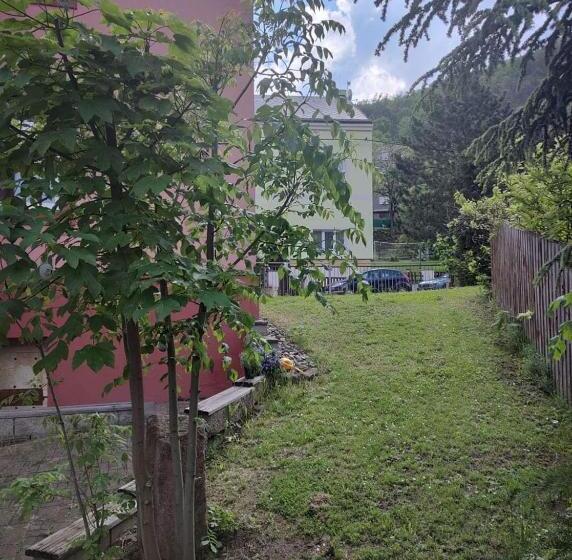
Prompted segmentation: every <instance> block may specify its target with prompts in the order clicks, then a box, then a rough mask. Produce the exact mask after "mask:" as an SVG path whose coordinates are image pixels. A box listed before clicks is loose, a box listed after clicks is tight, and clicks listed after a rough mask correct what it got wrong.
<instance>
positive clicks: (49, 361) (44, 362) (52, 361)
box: [33, 340, 69, 374]
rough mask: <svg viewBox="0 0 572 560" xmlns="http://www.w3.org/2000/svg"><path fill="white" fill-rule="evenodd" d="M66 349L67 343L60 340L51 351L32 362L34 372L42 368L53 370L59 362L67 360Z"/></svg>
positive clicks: (38, 371) (48, 370)
mask: <svg viewBox="0 0 572 560" xmlns="http://www.w3.org/2000/svg"><path fill="white" fill-rule="evenodd" d="M68 351H69V349H68V345H67V344H66V343H65V342H64V341H63V340H60V341H59V342H58V343H57V345H56V347H55V348H54V349H53V350H52V351H51V352H49V353H48V354H46V355H45V356H44V357H43V358H42V359H41V360H38V361H37V362H35V363H34V367H33V370H34V373H35V374H38V373H40V372H41V371H44V370H45V371H47V372H49V373H51V372H52V371H55V369H56V368H57V367H58V365H59V364H60V362H62V361H64V360H67V357H68Z"/></svg>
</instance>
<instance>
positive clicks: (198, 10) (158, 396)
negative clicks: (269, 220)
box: [0, 0, 258, 405]
mask: <svg viewBox="0 0 572 560" xmlns="http://www.w3.org/2000/svg"><path fill="white" fill-rule="evenodd" d="M116 2H117V3H118V4H119V5H120V6H122V7H123V8H127V9H128V8H138V9H141V8H151V9H156V10H163V11H169V12H172V13H175V14H177V15H178V16H180V17H181V18H182V19H184V20H186V21H196V20H198V21H202V22H204V23H207V24H209V25H211V26H213V27H215V26H216V25H217V23H218V22H219V21H220V19H221V18H222V17H223V16H225V15H226V14H228V13H229V12H234V13H236V14H237V16H240V17H243V18H245V19H250V18H251V9H250V5H249V3H248V2H245V1H244V0H212V1H210V2H207V1H206V0H116ZM84 17H85V20H86V23H88V24H90V25H93V26H98V25H99V21H100V18H99V15H98V14H97V13H94V12H92V13H89V14H87V15H86V16H84ZM246 80H247V78H246V77H239V78H238V80H237V84H236V86H235V87H234V88H233V89H232V90H229V92H228V95H229V96H230V97H231V98H232V97H234V96H235V95H236V93H237V92H238V91H241V90H242V88H243V87H244V85H245V84H246ZM235 111H236V115H237V118H238V119H240V120H245V119H246V120H250V119H251V118H252V117H253V113H254V89H253V86H252V85H251V86H250V88H249V90H248V91H247V92H246V94H245V95H243V97H242V98H241V100H240V102H239V103H238V105H237V107H236V109H235ZM245 306H246V308H247V309H248V310H249V311H250V312H251V313H252V314H253V315H257V312H258V309H257V307H256V305H254V304H252V303H246V304H245ZM194 312H195V309H193V308H189V309H187V310H185V311H184V312H183V313H182V315H183V316H192V315H193V313H194ZM18 336H19V333H18V330H17V329H15V328H13V329H12V330H11V331H10V333H9V337H10V338H11V340H12V341H13V342H14V344H13V345H11V346H8V347H2V348H0V372H2V375H1V376H0V399H2V398H3V397H6V396H8V395H13V394H17V393H18V392H20V391H22V390H26V391H29V388H30V387H31V386H32V383H33V379H34V376H33V374H32V365H33V362H34V361H35V360H37V359H38V355H37V350H36V349H35V348H34V347H31V346H24V345H19V344H18V342H17V339H18ZM85 342H86V340H80V341H77V342H76V344H75V345H73V346H72V348H71V349H70V354H71V355H72V356H73V352H74V351H75V350H76V349H78V348H81V347H82V346H83V345H84V344H85ZM226 342H227V343H228V344H229V346H230V349H231V356H232V359H233V366H234V367H235V368H237V369H240V367H241V366H240V358H239V357H240V352H241V349H242V343H241V341H240V340H239V338H238V337H237V336H236V335H235V334H234V333H233V332H231V331H229V332H227V339H226ZM210 348H211V352H212V356H213V359H214V360H215V368H214V371H213V372H210V373H209V372H205V373H203V374H202V375H201V383H200V395H201V397H203V398H204V397H209V396H211V395H213V394H216V393H218V392H220V391H222V390H223V389H226V388H227V387H229V386H230V385H231V382H230V381H229V380H228V379H227V376H226V374H225V373H224V371H223V369H222V364H221V358H220V356H219V355H218V352H217V350H216V348H217V345H216V344H215V342H214V341H213V342H212V344H210ZM161 357H162V354H161V353H159V352H156V353H155V354H154V355H152V356H151V363H150V366H149V368H148V370H147V373H146V380H145V396H146V400H147V401H148V402H156V403H162V402H166V401H167V391H166V387H165V381H164V380H163V381H161V377H162V376H163V375H164V374H165V370H166V366H165V365H159V364H158V361H159V359H160V358H161ZM124 365H125V357H124V354H123V349H122V348H119V349H118V351H117V354H116V360H115V367H114V368H104V369H103V370H101V371H100V372H99V373H97V374H96V373H94V372H92V371H91V370H90V369H89V368H88V367H86V366H85V365H84V366H82V367H80V368H78V369H76V370H72V367H71V359H70V360H69V361H68V362H65V363H63V364H61V365H60V367H59V370H58V372H57V376H56V377H57V379H58V381H59V383H58V384H57V386H56V394H57V397H58V401H59V403H60V404H61V405H88V404H100V403H117V402H126V401H129V388H128V386H127V384H124V385H122V386H120V387H117V388H115V389H113V390H112V391H111V392H109V393H107V394H105V395H103V394H102V393H103V388H104V387H105V385H107V384H108V383H109V382H111V381H112V380H113V379H115V378H116V377H118V376H119V375H120V374H121V372H122V371H123V367H124ZM189 379H190V376H189V375H187V374H185V373H181V376H180V382H181V396H182V397H185V396H186V395H187V394H188V389H189ZM37 402H38V404H40V403H42V404H44V405H52V404H53V403H52V402H51V399H49V398H48V397H47V392H46V390H45V389H44V390H43V394H42V391H41V390H38V394H37Z"/></svg>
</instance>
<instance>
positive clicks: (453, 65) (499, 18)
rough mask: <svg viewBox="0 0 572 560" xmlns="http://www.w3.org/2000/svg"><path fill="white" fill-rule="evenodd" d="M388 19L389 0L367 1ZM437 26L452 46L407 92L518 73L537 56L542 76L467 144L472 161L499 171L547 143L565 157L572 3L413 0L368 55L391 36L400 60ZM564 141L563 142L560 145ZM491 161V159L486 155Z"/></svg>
mask: <svg viewBox="0 0 572 560" xmlns="http://www.w3.org/2000/svg"><path fill="white" fill-rule="evenodd" d="M374 3H375V5H376V6H377V7H379V8H381V12H382V16H381V17H382V20H384V21H385V20H386V19H387V17H388V13H389V12H388V7H389V0H374ZM435 21H437V22H443V23H445V24H446V25H447V26H448V33H449V34H450V35H451V34H453V33H458V35H459V37H460V43H459V45H458V46H457V47H455V48H454V49H452V50H451V52H449V53H448V54H446V55H445V56H444V57H443V58H442V59H441V60H440V62H439V63H438V64H437V66H436V67H435V68H433V69H432V70H430V71H428V72H426V73H425V74H424V75H422V76H421V77H420V78H419V79H418V80H417V82H416V83H415V84H413V87H415V86H416V85H418V84H423V85H426V84H428V83H429V82H432V81H433V83H435V81H436V82H437V83H445V82H447V81H448V80H450V79H452V78H454V77H456V76H459V74H460V73H466V72H474V73H477V74H479V75H483V74H487V73H488V74H493V73H494V72H495V71H496V70H497V69H498V68H500V67H502V66H504V65H506V64H507V63H509V62H510V63H512V64H515V65H517V66H518V67H519V68H520V71H521V75H522V76H525V75H526V74H527V73H528V72H529V70H530V68H531V66H530V64H531V62H533V61H538V59H541V58H542V59H544V62H545V63H546V76H545V77H544V79H543V80H542V81H541V82H540V84H539V85H538V86H537V87H536V88H535V89H534V90H533V91H532V93H531V94H530V95H529V96H528V98H527V100H526V102H525V103H524V105H523V106H522V107H519V108H516V109H514V110H513V111H512V113H511V114H510V115H508V116H507V117H506V118H505V119H503V120H502V121H500V122H499V123H497V124H495V125H494V126H491V127H490V128H488V129H485V131H484V132H483V134H482V135H481V136H480V138H479V140H478V141H477V142H475V144H474V145H473V150H472V151H473V153H474V155H475V156H476V157H477V158H481V159H484V160H488V161H489V162H490V163H492V164H495V166H494V167H498V166H506V164H507V162H510V161H518V160H521V159H523V158H524V157H526V156H528V155H530V154H531V153H534V151H535V150H536V146H537V144H538V143H539V142H541V143H542V144H543V149H544V153H545V154H547V153H548V152H549V151H550V149H551V147H552V146H553V145H558V146H560V147H563V148H564V149H566V150H567V151H568V155H569V156H570V155H572V142H571V138H572V2H569V1H568V2H567V1H561V2H558V1H554V0H494V1H493V2H490V1H488V0H418V1H411V0H408V1H407V2H406V11H405V13H404V14H403V16H402V17H401V18H400V19H399V20H398V21H397V22H395V23H394V24H393V25H392V26H391V27H390V28H389V30H388V31H387V32H386V33H385V35H384V36H383V38H382V40H381V42H380V43H379V45H378V47H377V50H376V54H379V53H380V52H381V51H383V50H384V49H385V48H386V47H387V45H388V44H389V43H390V42H391V41H392V40H393V39H394V38H397V41H398V43H399V45H400V46H402V47H403V49H404V55H405V59H406V60H407V58H408V57H409V55H410V54H411V52H412V50H413V49H415V48H416V47H417V46H418V45H419V44H420V43H421V42H422V41H425V40H429V38H430V27H431V24H432V23H433V22H435ZM562 139H564V142H562ZM494 156H496V157H494Z"/></svg>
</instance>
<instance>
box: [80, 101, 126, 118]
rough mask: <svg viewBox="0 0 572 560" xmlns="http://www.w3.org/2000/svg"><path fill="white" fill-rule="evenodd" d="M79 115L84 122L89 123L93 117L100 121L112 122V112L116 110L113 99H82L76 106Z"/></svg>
mask: <svg viewBox="0 0 572 560" xmlns="http://www.w3.org/2000/svg"><path fill="white" fill-rule="evenodd" d="M78 110H79V114H80V115H81V118H82V119H83V120H84V122H86V123H89V122H90V121H91V119H93V117H99V118H100V119H101V120H102V121H105V122H108V123H111V122H113V111H114V110H117V103H116V102H115V100H114V99H108V98H105V97H99V98H97V97H96V98H93V99H82V100H81V101H80V102H79V104H78Z"/></svg>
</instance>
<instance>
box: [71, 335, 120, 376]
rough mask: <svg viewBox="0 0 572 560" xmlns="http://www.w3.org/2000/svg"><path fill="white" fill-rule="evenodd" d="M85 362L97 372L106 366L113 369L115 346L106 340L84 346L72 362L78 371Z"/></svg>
mask: <svg viewBox="0 0 572 560" xmlns="http://www.w3.org/2000/svg"><path fill="white" fill-rule="evenodd" d="M84 362H85V363H86V364H87V365H88V367H89V368H90V369H91V370H93V371H95V372H98V371H99V370H100V369H101V368H103V367H104V366H107V367H113V366H114V364H115V349H114V348H113V344H112V343H111V342H109V341H108V340H105V341H103V342H98V343H97V344H93V345H91V344H90V345H87V346H84V347H83V348H82V349H81V350H78V351H77V352H76V353H75V354H74V357H73V360H72V367H73V369H77V368H78V367H79V366H81V365H82V364H83V363H84Z"/></svg>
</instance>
